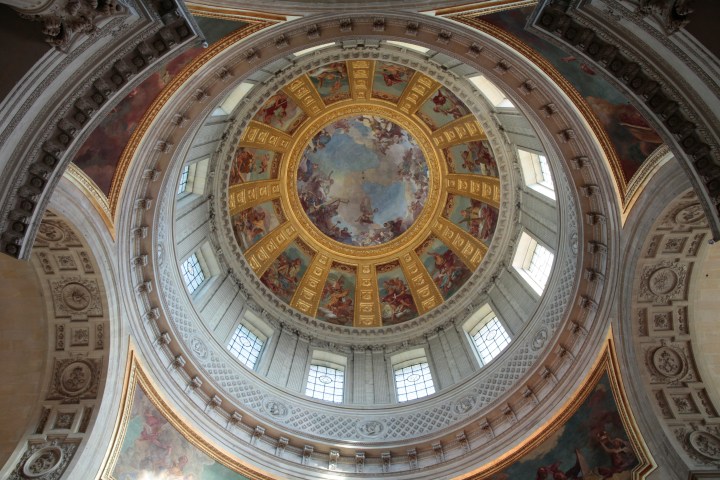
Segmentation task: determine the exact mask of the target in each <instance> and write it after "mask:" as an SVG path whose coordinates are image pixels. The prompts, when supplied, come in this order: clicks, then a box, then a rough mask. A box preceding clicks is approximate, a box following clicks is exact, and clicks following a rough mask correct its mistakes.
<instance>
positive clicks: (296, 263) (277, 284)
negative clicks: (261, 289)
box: [260, 240, 312, 303]
mask: <svg viewBox="0 0 720 480" xmlns="http://www.w3.org/2000/svg"><path fill="white" fill-rule="evenodd" d="M311 259H312V254H311V253H310V249H309V248H308V247H307V246H306V245H304V244H303V243H302V242H301V241H300V240H296V241H294V242H293V243H291V244H290V246H289V247H288V248H287V249H286V250H285V251H284V252H283V253H281V254H280V255H279V256H278V257H277V258H276V259H275V261H274V262H273V263H272V264H271V265H270V267H268V269H267V271H265V273H264V274H263V276H262V277H261V278H260V280H261V281H262V282H263V283H264V284H265V286H266V287H268V288H269V289H270V291H272V292H273V293H274V294H275V295H277V296H278V298H280V299H281V300H282V301H284V302H286V303H290V300H291V299H292V297H293V294H294V293H295V290H297V287H298V283H299V282H300V280H301V279H302V277H303V275H305V271H306V270H307V268H308V266H309V265H310V261H311Z"/></svg>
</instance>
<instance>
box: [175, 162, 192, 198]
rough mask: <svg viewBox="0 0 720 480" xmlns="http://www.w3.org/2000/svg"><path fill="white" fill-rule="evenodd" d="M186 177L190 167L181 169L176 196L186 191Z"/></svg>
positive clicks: (186, 166)
mask: <svg viewBox="0 0 720 480" xmlns="http://www.w3.org/2000/svg"><path fill="white" fill-rule="evenodd" d="M188 176H190V165H185V166H184V167H183V169H182V173H181V174H180V184H179V185H178V191H177V193H178V195H180V194H181V193H183V192H185V189H187V184H188Z"/></svg>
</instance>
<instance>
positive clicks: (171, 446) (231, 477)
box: [112, 386, 248, 480]
mask: <svg viewBox="0 0 720 480" xmlns="http://www.w3.org/2000/svg"><path fill="white" fill-rule="evenodd" d="M132 401H133V405H132V411H131V413H130V419H129V421H128V425H127V433H126V434H125V438H124V440H123V443H122V446H121V450H120V455H119V456H118V459H117V463H116V464H115V467H114V468H113V471H112V476H113V478H115V479H116V480H145V479H148V478H153V479H163V480H248V478H247V477H245V476H243V475H240V474H239V473H236V472H234V471H232V470H230V469H229V468H227V467H225V466H223V465H221V464H220V463H218V462H216V461H215V460H213V459H212V458H210V457H209V456H208V455H206V454H205V453H203V452H202V451H201V450H200V449H198V448H196V447H195V446H194V445H192V444H191V443H190V442H189V441H188V440H187V439H186V438H185V437H183V436H182V435H181V434H180V432H178V431H177V430H176V429H175V427H173V426H172V425H171V424H170V423H169V422H168V421H167V419H166V418H165V417H164V416H163V415H162V414H161V413H160V412H159V411H158V410H157V408H155V406H154V405H153V404H152V402H151V401H150V399H149V398H148V397H147V395H146V394H145V392H144V391H143V390H142V388H141V387H140V386H137V387H136V388H135V397H134V398H133V399H132Z"/></svg>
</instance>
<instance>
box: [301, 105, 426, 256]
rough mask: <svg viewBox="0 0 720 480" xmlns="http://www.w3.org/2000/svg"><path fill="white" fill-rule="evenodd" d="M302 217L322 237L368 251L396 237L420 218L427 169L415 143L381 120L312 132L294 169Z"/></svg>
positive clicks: (345, 122) (347, 121) (357, 120)
mask: <svg viewBox="0 0 720 480" xmlns="http://www.w3.org/2000/svg"><path fill="white" fill-rule="evenodd" d="M297 177H298V183H297V188H298V195H299V197H300V203H301V204H302V206H303V209H304V210H305V213H306V214H307V216H308V217H309V218H310V220H311V221H312V222H313V224H315V226H316V227H317V228H318V229H319V230H320V231H321V232H322V233H324V234H325V235H327V236H328V237H330V238H332V239H334V240H337V241H338V242H341V243H346V244H348V245H355V246H371V245H379V244H381V243H385V242H388V241H390V240H393V239H394V238H397V237H398V236H400V235H402V233H403V232H405V231H406V230H407V229H408V228H409V227H410V226H411V225H412V224H413V223H414V222H415V219H416V218H417V217H418V216H419V215H420V212H421V211H422V207H423V204H424V202H425V199H426V198H427V193H428V168H427V164H426V163H425V156H424V154H423V152H422V150H420V147H419V146H418V145H417V143H416V142H415V139H414V138H413V137H412V136H411V135H410V134H409V133H408V132H407V131H405V130H404V129H403V128H401V127H400V126H399V125H397V124H395V123H393V122H392V121H390V120H387V119H385V118H382V117H376V116H363V115H360V116H355V117H350V118H344V119H341V120H338V121H336V122H335V123H333V124H331V125H328V126H327V127H325V128H323V129H322V130H321V131H320V132H318V133H317V134H316V135H315V136H314V137H313V139H312V141H311V142H310V145H308V147H307V149H306V150H305V153H304V156H303V159H302V161H301V162H300V166H299V168H298V175H297Z"/></svg>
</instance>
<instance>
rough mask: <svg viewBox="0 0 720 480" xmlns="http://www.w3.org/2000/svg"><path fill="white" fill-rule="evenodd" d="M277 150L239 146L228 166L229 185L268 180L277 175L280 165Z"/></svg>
mask: <svg viewBox="0 0 720 480" xmlns="http://www.w3.org/2000/svg"><path fill="white" fill-rule="evenodd" d="M281 156H282V154H281V153H279V152H271V151H270V150H261V149H259V148H250V147H240V148H238V150H237V153H236V154H235V161H234V162H233V163H232V165H231V166H230V180H229V182H228V183H229V184H230V186H232V185H236V184H238V183H243V182H254V181H258V180H269V179H271V178H276V177H277V172H278V168H279V166H280V157H281Z"/></svg>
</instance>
